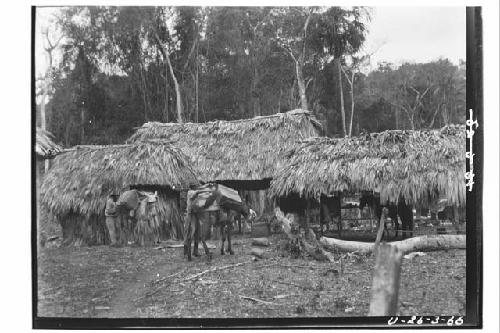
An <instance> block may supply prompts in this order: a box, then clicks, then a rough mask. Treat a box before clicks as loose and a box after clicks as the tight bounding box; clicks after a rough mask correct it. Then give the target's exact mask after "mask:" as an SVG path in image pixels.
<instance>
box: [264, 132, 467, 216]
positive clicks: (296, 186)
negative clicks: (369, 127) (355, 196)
mask: <svg viewBox="0 0 500 333" xmlns="http://www.w3.org/2000/svg"><path fill="white" fill-rule="evenodd" d="M465 142H466V141H465V127H464V126H447V127H444V128H442V129H439V130H421V131H401V130H393V131H385V132H381V133H374V134H368V135H364V136H360V137H354V138H343V139H329V138H312V139H309V140H303V141H302V142H301V143H300V144H299V145H298V146H297V147H295V148H292V149H291V150H290V151H289V152H288V153H287V158H288V163H287V164H286V165H285V166H284V167H282V168H280V169H279V171H278V172H277V177H275V178H274V179H273V181H272V182H271V188H270V192H271V195H272V196H273V197H274V198H279V197H283V196H287V195H289V194H293V193H295V194H298V195H299V196H300V197H304V198H315V199H316V200H319V198H320V196H321V195H329V194H331V193H334V192H337V191H339V192H342V191H349V192H360V191H364V190H370V191H375V192H378V193H380V199H381V201H382V202H385V201H391V202H397V201H398V199H399V198H400V197H401V196H402V197H404V198H405V200H406V201H407V202H408V203H410V204H420V205H421V204H422V203H425V202H430V201H432V200H434V199H435V198H437V197H438V196H444V197H446V198H447V199H448V202H449V203H450V204H452V205H455V206H465V183H464V178H463V177H464V174H465Z"/></svg>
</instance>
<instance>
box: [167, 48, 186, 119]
mask: <svg viewBox="0 0 500 333" xmlns="http://www.w3.org/2000/svg"><path fill="white" fill-rule="evenodd" d="M165 58H166V59H167V65H168V68H169V70H170V75H172V79H173V80H174V87H175V97H176V101H177V122H178V123H182V122H183V120H182V118H183V113H184V111H183V110H182V94H181V87H180V86H179V82H178V81H177V77H176V76H175V73H174V69H173V68H172V63H171V62H170V56H169V55H168V52H165Z"/></svg>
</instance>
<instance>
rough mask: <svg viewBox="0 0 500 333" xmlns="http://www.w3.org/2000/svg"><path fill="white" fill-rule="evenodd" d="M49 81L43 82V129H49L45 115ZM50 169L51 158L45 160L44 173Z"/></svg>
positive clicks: (41, 106) (41, 105)
mask: <svg viewBox="0 0 500 333" xmlns="http://www.w3.org/2000/svg"><path fill="white" fill-rule="evenodd" d="M48 90H49V89H48V83H47V79H45V81H44V84H43V94H42V101H41V102H40V103H41V104H40V120H41V124H40V125H41V127H42V129H43V130H46V129H47V120H46V116H45V100H46V99H47V94H48ZM48 170H49V160H48V159H47V160H45V162H44V172H43V173H44V174H45V173H47V171H48Z"/></svg>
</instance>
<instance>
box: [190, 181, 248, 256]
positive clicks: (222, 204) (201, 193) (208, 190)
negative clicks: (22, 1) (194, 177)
mask: <svg viewBox="0 0 500 333" xmlns="http://www.w3.org/2000/svg"><path fill="white" fill-rule="evenodd" d="M210 212H216V214H215V215H216V222H215V225H216V226H217V227H219V228H220V233H221V239H222V243H221V254H222V255H223V254H224V241H225V239H226V238H227V243H228V244H227V246H228V248H227V251H228V252H229V253H230V254H234V252H233V250H232V248H231V229H232V223H233V219H234V217H235V215H236V214H241V215H243V216H244V217H245V218H253V217H255V216H256V214H255V212H254V211H253V210H252V209H250V208H249V207H248V206H247V205H246V203H245V202H243V200H242V199H241V198H240V196H239V194H238V192H237V191H236V190H234V189H232V188H229V187H227V186H224V185H221V184H216V183H208V184H205V185H202V186H199V187H197V188H195V189H193V190H190V191H188V194H187V216H186V221H185V224H184V235H185V238H184V254H185V255H186V254H187V256H188V260H191V241H194V249H193V255H195V256H198V242H199V241H200V240H201V243H202V245H203V248H204V249H205V253H206V254H207V255H208V256H211V254H210V251H209V250H208V247H207V244H206V242H205V237H206V235H205V233H204V232H202V226H203V225H207V224H208V223H209V213H210Z"/></svg>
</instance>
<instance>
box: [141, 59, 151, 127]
mask: <svg viewBox="0 0 500 333" xmlns="http://www.w3.org/2000/svg"><path fill="white" fill-rule="evenodd" d="M139 74H140V76H141V83H140V86H141V91H142V102H143V103H144V121H145V122H148V121H149V118H148V105H147V102H146V87H145V83H144V73H143V72H142V66H140V68H139Z"/></svg>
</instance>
